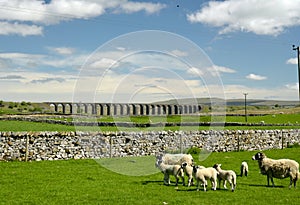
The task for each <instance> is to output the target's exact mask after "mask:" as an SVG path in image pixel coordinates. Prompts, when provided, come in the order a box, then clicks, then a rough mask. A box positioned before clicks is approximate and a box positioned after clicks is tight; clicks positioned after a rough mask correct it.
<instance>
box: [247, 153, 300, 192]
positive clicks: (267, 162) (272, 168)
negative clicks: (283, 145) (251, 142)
mask: <svg viewBox="0 0 300 205" xmlns="http://www.w3.org/2000/svg"><path fill="white" fill-rule="evenodd" d="M252 160H257V161H258V166H259V168H260V173H261V174H263V175H267V181H268V186H270V183H269V180H270V179H271V182H272V185H273V187H274V182H273V177H274V178H278V179H283V178H287V177H290V185H289V188H291V187H292V184H293V183H294V187H295V188H296V182H297V180H298V176H299V164H298V162H296V161H295V160H291V159H278V160H274V159H270V158H267V156H266V155H265V154H264V153H262V152H258V153H256V154H255V155H254V156H253V157H252Z"/></svg>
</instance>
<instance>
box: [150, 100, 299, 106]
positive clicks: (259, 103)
mask: <svg viewBox="0 0 300 205" xmlns="http://www.w3.org/2000/svg"><path fill="white" fill-rule="evenodd" d="M195 102H197V103H198V104H202V105H210V104H211V103H216V104H218V103H223V102H224V100H223V99H220V98H196V99H194V98H185V99H173V100H166V101H159V102H154V104H171V105H172V104H181V105H186V104H195ZM224 103H226V105H227V106H243V105H244V104H245V99H227V100H226V101H225V102H224ZM247 105H248V106H297V105H299V101H284V100H260V99H247Z"/></svg>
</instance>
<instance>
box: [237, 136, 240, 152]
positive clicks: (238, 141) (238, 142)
mask: <svg viewBox="0 0 300 205" xmlns="http://www.w3.org/2000/svg"><path fill="white" fill-rule="evenodd" d="M237 144H238V150H237V151H238V152H239V151H240V135H239V134H238V140H237Z"/></svg>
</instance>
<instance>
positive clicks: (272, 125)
mask: <svg viewBox="0 0 300 205" xmlns="http://www.w3.org/2000/svg"><path fill="white" fill-rule="evenodd" d="M32 117H33V118H38V117H35V116H32ZM49 119H53V120H59V121H66V122H71V121H73V118H72V117H71V116H53V118H49ZM247 119H248V122H247V123H245V117H244V116H226V117H224V116H220V117H214V118H213V120H212V119H211V116H167V117H162V116H151V117H148V116H133V117H101V118H92V117H82V118H78V117H77V118H76V120H78V121H95V122H96V121H97V122H131V123H136V124H141V125H143V124H144V123H149V121H150V120H151V122H153V123H159V122H168V123H175V124H176V123H180V122H184V123H185V122H188V123H195V122H196V123H197V122H211V121H212V122H219V121H221V122H222V121H225V122H227V123H232V122H236V123H244V125H243V126H226V127H210V126H165V127H159V126H155V127H143V126H140V127H121V126H118V127H116V126H99V127H97V126H76V127H74V126H70V125H63V124H49V123H45V122H29V121H17V120H8V121H7V120H1V121H0V131H157V130H172V131H175V130H208V129H228V130H234V129H240V130H245V129H262V130H263V129H298V128H299V125H300V118H299V114H278V115H258V116H248V117H247ZM262 121H264V123H265V125H263V124H260V122H262ZM251 123H252V124H253V123H256V125H255V126H253V125H251Z"/></svg>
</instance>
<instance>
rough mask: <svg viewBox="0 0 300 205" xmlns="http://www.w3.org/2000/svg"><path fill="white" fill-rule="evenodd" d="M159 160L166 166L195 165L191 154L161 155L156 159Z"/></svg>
mask: <svg viewBox="0 0 300 205" xmlns="http://www.w3.org/2000/svg"><path fill="white" fill-rule="evenodd" d="M156 159H157V160H162V161H163V162H164V163H165V164H178V165H181V164H182V163H184V162H186V163H187V164H189V165H193V164H194V159H193V157H192V155H190V154H160V155H158V156H157V157H156Z"/></svg>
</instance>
